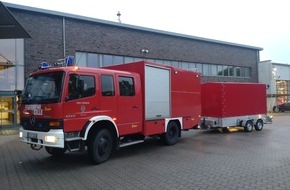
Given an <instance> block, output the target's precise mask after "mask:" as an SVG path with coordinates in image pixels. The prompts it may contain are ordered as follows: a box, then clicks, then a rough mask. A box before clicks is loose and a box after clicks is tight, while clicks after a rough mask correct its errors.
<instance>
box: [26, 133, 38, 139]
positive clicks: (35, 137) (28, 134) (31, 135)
mask: <svg viewBox="0 0 290 190" xmlns="http://www.w3.org/2000/svg"><path fill="white" fill-rule="evenodd" d="M27 137H28V138H32V139H37V133H30V132H28V133H27Z"/></svg>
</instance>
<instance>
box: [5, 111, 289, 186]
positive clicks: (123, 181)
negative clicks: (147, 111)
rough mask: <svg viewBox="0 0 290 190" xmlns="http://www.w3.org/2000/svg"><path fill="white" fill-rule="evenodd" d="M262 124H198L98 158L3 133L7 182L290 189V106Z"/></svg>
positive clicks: (66, 184)
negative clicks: (56, 151)
mask: <svg viewBox="0 0 290 190" xmlns="http://www.w3.org/2000/svg"><path fill="white" fill-rule="evenodd" d="M273 115H274V122H273V123H272V124H267V125H265V126H264V129H263V130H262V131H260V132H258V131H252V132H250V133H246V132H243V131H242V130H232V132H228V133H222V132H220V131H212V130H190V131H188V132H182V137H181V138H180V139H179V141H178V143H177V144H176V145H174V146H164V145H162V144H160V143H159V142H158V140H157V139H155V138H148V139H146V141H145V143H142V144H137V145H134V146H130V147H125V148H122V149H120V150H119V151H117V152H115V153H113V155H112V157H111V158H110V160H109V161H107V162H105V163H103V164H101V165H91V164H90V163H89V161H88V157H87V154H86V153H67V154H65V155H64V156H63V157H59V158H55V157H52V156H50V155H49V154H48V153H46V151H45V150H44V149H41V150H39V151H34V150H32V149H30V147H29V145H27V144H24V143H22V142H19V141H18V136H17V130H15V129H13V130H10V131H8V130H6V132H5V130H3V129H1V130H2V131H1V133H0V134H1V135H0V189H1V190H14V189H17V190H18V189H27V190H28V189H29V190H33V189H37V190H39V189H78V190H80V189H101V190H106V189H107V190H114V189H118V190H123V189H124V190H125V189H126V190H127V189H132V190H133V189H134V190H136V189H150V190H152V189H158V190H159V189H164V190H167V189H168V190H171V189H172V190H175V189H201V190H207V189H223V190H225V189H241V190H247V189H255V190H256V189H261V190H265V189H269V190H286V189H290V125H289V123H290V113H289V112H288V113H279V114H273Z"/></svg>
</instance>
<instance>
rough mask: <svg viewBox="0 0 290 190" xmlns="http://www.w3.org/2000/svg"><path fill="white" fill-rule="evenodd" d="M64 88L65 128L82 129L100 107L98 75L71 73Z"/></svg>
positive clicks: (71, 129) (67, 129)
mask: <svg viewBox="0 0 290 190" xmlns="http://www.w3.org/2000/svg"><path fill="white" fill-rule="evenodd" d="M65 83H66V88H65V89H64V96H65V100H64V127H65V128H64V130H65V131H66V132H68V131H81V129H82V128H83V127H84V126H85V124H86V122H87V121H88V120H89V119H90V118H91V117H93V116H95V115H97V112H98V108H99V96H98V94H99V89H98V86H97V83H98V76H97V75H95V74H94V75H93V74H76V73H69V77H68V80H67V81H65Z"/></svg>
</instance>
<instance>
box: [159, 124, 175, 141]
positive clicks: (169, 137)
mask: <svg viewBox="0 0 290 190" xmlns="http://www.w3.org/2000/svg"><path fill="white" fill-rule="evenodd" d="M178 135H179V129H178V126H177V124H176V123H175V122H170V123H169V124H168V126H167V131H166V132H165V133H164V134H162V135H161V141H162V142H163V143H164V144H166V145H174V144H176V143H177V140H178Z"/></svg>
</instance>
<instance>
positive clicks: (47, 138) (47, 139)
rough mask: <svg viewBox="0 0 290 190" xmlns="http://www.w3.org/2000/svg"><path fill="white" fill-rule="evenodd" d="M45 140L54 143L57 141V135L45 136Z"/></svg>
mask: <svg viewBox="0 0 290 190" xmlns="http://www.w3.org/2000/svg"><path fill="white" fill-rule="evenodd" d="M45 141H46V142H50V143H56V142H57V141H58V137H57V136H45Z"/></svg>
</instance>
